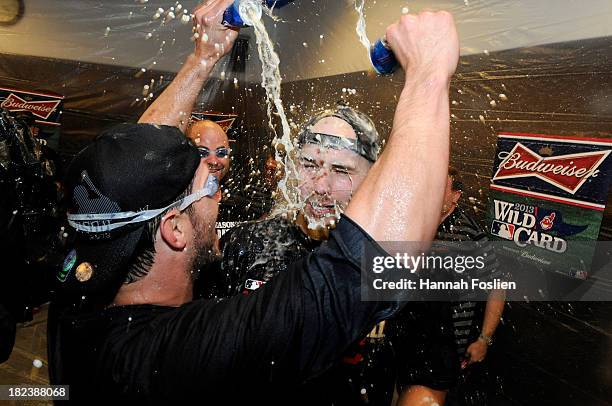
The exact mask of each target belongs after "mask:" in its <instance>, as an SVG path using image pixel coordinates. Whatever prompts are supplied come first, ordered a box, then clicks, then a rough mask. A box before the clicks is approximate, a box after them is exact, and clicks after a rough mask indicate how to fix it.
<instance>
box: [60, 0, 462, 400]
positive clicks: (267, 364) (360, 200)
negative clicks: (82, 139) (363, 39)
mask: <svg viewBox="0 0 612 406" xmlns="http://www.w3.org/2000/svg"><path fill="white" fill-rule="evenodd" d="M229 3H230V1H219V2H215V1H212V2H209V3H208V4H207V6H205V7H204V8H201V9H199V10H198V11H196V20H197V21H202V22H203V23H204V22H206V24H201V27H200V28H198V29H199V30H200V31H199V32H200V35H203V34H204V32H203V30H204V29H209V28H211V27H210V24H212V25H213V27H212V28H214V29H218V30H219V31H220V32H222V28H220V27H221V25H220V24H219V23H216V22H215V23H214V24H213V23H211V21H220V13H221V12H222V10H223V9H224V7H226V6H227V5H228V4H229ZM213 18H214V19H213ZM217 19H218V20H217ZM213 31H214V30H211V31H209V33H211V34H212V33H213ZM386 37H387V40H388V42H389V44H390V46H391V47H392V49H393V50H394V51H395V54H396V57H397V58H398V60H399V62H400V64H401V65H402V67H403V68H404V70H405V71H406V78H407V82H406V86H405V88H404V90H403V92H402V95H401V97H400V100H399V103H398V107H397V111H396V117H395V118H396V121H395V125H394V128H393V132H392V134H391V137H390V139H389V144H388V148H387V150H386V151H385V152H384V153H383V155H382V156H381V157H380V159H379V160H378V162H377V163H376V164H374V166H373V167H372V169H371V170H370V171H369V173H368V175H367V177H366V179H365V180H364V182H363V183H362V185H361V187H360V188H359V190H358V191H357V192H356V193H355V195H354V196H353V199H352V201H351V203H350V204H349V206H348V208H347V209H346V211H345V216H344V217H343V218H342V219H341V220H340V221H339V222H338V225H337V227H336V229H335V230H333V231H332V232H331V233H330V237H329V239H328V241H327V242H326V243H323V244H322V245H321V247H319V248H318V249H317V250H316V251H315V252H314V253H312V254H310V255H308V256H307V257H306V258H304V259H303V260H301V261H299V262H297V263H296V264H294V265H293V266H292V269H291V270H289V271H288V272H285V273H283V274H281V275H279V276H277V277H276V278H275V280H274V282H272V283H270V284H268V285H267V286H265V287H264V288H262V289H260V290H259V292H257V294H253V295H248V296H236V297H234V298H232V299H230V300H226V301H222V302H214V301H206V300H195V301H192V300H191V299H192V279H193V273H192V272H193V271H194V270H195V269H199V268H200V265H202V264H203V263H204V262H205V260H206V259H207V257H209V256H211V255H214V254H216V251H217V248H216V244H215V243H216V237H215V233H214V230H213V224H214V221H215V218H216V215H217V211H218V208H217V199H216V192H217V187H218V186H217V183H216V178H215V177H214V176H211V175H210V173H209V171H208V168H207V166H206V165H204V164H203V163H202V161H201V160H200V156H199V154H198V151H197V148H196V147H195V146H193V145H192V144H191V143H190V142H188V141H187V139H186V138H185V136H184V135H183V134H182V133H181V132H180V130H178V129H177V128H173V127H166V126H153V125H146V124H141V125H127V126H122V127H118V128H116V129H112V130H110V131H108V132H106V133H104V134H102V135H101V136H100V137H98V138H97V139H96V140H95V141H94V142H93V143H92V144H91V145H90V146H89V147H87V148H86V149H85V150H83V151H81V152H80V153H79V155H78V156H77V157H76V158H75V161H74V162H73V164H72V165H71V166H70V168H69V170H68V190H69V192H70V193H71V195H72V196H71V197H72V202H73V205H72V208H71V210H70V212H69V220H70V223H71V225H72V226H73V227H74V228H75V229H76V230H77V237H76V242H75V249H74V251H71V253H70V254H69V255H68V256H67V257H66V260H65V261H64V265H63V267H62V269H61V270H60V272H59V273H58V279H60V281H61V282H60V284H61V285H63V286H62V287H61V292H62V293H61V294H60V295H61V298H62V299H63V300H64V301H66V302H70V303H71V305H70V306H68V307H64V308H61V309H60V310H59V314H58V317H57V323H55V325H54V326H50V335H51V336H52V337H53V340H52V343H51V348H50V354H49V356H50V368H51V370H52V383H59V384H69V385H71V386H70V397H71V399H72V400H73V401H81V402H87V403H105V404H107V403H108V402H109V401H120V402H121V401H130V400H132V401H135V403H136V404H168V403H170V402H172V403H183V402H186V401H187V400H190V399H193V398H195V397H202V398H203V399H206V401H209V402H210V401H215V400H216V399H219V398H223V399H224V401H225V403H228V404H232V403H236V402H237V401H238V400H242V399H245V398H250V399H252V398H253V397H258V396H265V397H273V396H274V393H275V392H274V391H275V389H276V388H280V387H291V386H293V385H296V384H298V383H299V382H302V381H304V380H306V379H307V378H309V377H311V376H314V375H316V374H318V373H320V372H321V371H323V370H325V369H326V368H327V367H329V365H330V364H331V363H332V362H333V361H334V360H335V359H336V357H337V356H338V355H339V354H340V353H341V351H342V350H343V349H344V348H345V347H346V346H347V345H348V344H349V343H351V342H353V341H354V340H355V339H357V338H358V337H360V336H362V335H363V334H364V333H365V332H366V330H368V329H369V328H370V327H371V326H372V325H373V324H375V323H376V322H378V321H380V320H382V319H384V318H387V317H389V316H390V315H391V314H392V313H393V312H395V311H397V309H398V308H399V305H398V303H397V302H396V301H391V302H372V301H362V300H361V295H360V293H361V289H360V278H361V275H360V265H361V258H362V255H363V250H364V244H366V243H367V244H369V245H373V247H374V249H377V250H379V252H380V254H381V255H384V252H383V251H382V250H381V249H380V248H377V247H378V246H377V244H376V243H375V242H374V240H389V239H392V240H410V241H430V240H431V239H432V237H433V234H434V231H435V228H436V222H435V221H431V219H432V218H433V217H434V213H436V212H439V210H440V208H441V204H442V196H441V193H440V192H439V190H441V189H442V186H443V183H444V180H445V175H446V166H447V163H448V143H449V105H448V103H449V101H448V88H449V82H450V77H451V75H452V74H453V73H454V70H455V67H456V64H457V60H458V54H459V46H458V41H457V34H456V30H455V27H454V23H453V20H452V17H451V16H450V15H449V14H448V13H444V12H439V13H422V14H420V15H418V16H412V15H411V16H403V17H402V19H401V20H400V22H399V23H396V24H393V25H392V26H390V27H389V29H388V30H387V36H386ZM208 38H209V40H210V38H211V37H210V36H209V37H208ZM432 44H435V46H433V47H432ZM408 61H410V63H408ZM405 156H411V157H413V158H412V159H411V160H410V161H406V160H405V159H404V157H405ZM430 156H435V157H436V159H428V158H427V157H430ZM389 173H392V174H393V175H391V176H389ZM422 173H428V174H429V181H428V182H427V184H425V183H424V182H411V181H410V180H411V179H416V178H417V177H418V176H419V175H420V174H422ZM408 185H410V186H409V187H408ZM432 186H433V187H432ZM406 219H410V221H406ZM365 275H366V276H367V275H368V273H366V274H365ZM401 297H405V296H404V295H402V294H401V293H398V297H397V299H399V298H401ZM232 399H234V400H235V401H234V402H233V401H232Z"/></svg>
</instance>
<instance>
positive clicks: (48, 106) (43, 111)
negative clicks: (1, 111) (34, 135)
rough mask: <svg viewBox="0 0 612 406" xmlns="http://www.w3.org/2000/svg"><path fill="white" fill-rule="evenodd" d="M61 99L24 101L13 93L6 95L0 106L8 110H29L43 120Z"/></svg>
mask: <svg viewBox="0 0 612 406" xmlns="http://www.w3.org/2000/svg"><path fill="white" fill-rule="evenodd" d="M60 101H61V100H45V101H26V100H24V99H22V98H21V97H19V96H17V95H16V94H15V93H11V94H9V95H8V97H7V98H6V99H4V101H3V102H2V104H0V107H2V108H5V109H7V110H8V111H29V112H30V113H32V114H33V115H34V116H36V117H40V118H42V119H43V120H46V119H48V118H49V116H50V115H51V113H53V112H54V111H55V109H56V108H57V106H58V105H59V104H60Z"/></svg>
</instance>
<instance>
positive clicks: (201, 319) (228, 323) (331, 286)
mask: <svg viewBox="0 0 612 406" xmlns="http://www.w3.org/2000/svg"><path fill="white" fill-rule="evenodd" d="M368 242H370V243H373V244H374V245H375V243H374V242H373V241H372V240H371V239H370V238H369V236H368V235H367V234H366V233H365V232H364V231H363V230H362V229H361V228H359V226H357V225H356V224H355V223H353V222H352V221H351V220H350V219H348V218H344V219H342V220H341V221H340V222H339V224H338V227H337V228H336V230H334V231H332V233H331V236H330V239H329V241H327V242H325V243H323V244H322V245H321V246H320V247H319V248H318V249H317V250H316V251H315V252H314V253H311V254H309V255H307V256H306V257H305V258H303V259H302V260H300V261H298V262H297V263H295V264H292V265H291V266H290V267H289V268H290V269H289V271H288V272H284V273H282V274H279V275H278V276H277V277H276V278H274V280H273V281H271V282H270V283H268V284H266V286H265V287H262V288H261V289H258V291H257V292H255V293H254V294H250V295H247V296H243V295H238V296H234V297H232V298H230V299H227V300H223V301H214V300H196V301H193V302H190V303H187V304H185V305H183V306H181V307H176V308H174V307H163V306H154V305H138V306H136V305H135V306H120V307H113V308H107V309H104V310H101V311H97V312H91V313H88V314H82V313H80V314H77V315H73V314H72V311H69V310H67V309H64V310H61V309H58V308H56V309H53V313H54V316H53V317H52V318H51V319H52V320H50V326H49V335H50V351H49V358H50V369H51V371H50V375H51V377H52V383H53V384H68V385H70V397H71V399H72V400H73V401H81V402H87V403H106V404H108V402H118V401H129V400H132V401H135V402H138V403H137V404H169V403H172V404H180V403H183V402H186V401H188V400H192V399H202V402H203V403H210V402H212V401H215V400H222V401H223V402H224V404H233V403H237V402H238V401H240V400H247V399H248V400H252V399H256V398H265V399H268V400H270V399H272V400H274V399H275V398H276V396H278V398H277V399H282V397H283V395H282V393H283V391H284V390H289V389H288V388H292V387H295V386H296V385H298V384H299V383H301V382H304V381H306V380H307V379H308V378H309V377H311V376H315V375H317V374H319V373H320V372H321V371H324V370H325V369H326V368H328V367H329V366H330V365H331V364H332V363H333V362H334V361H335V360H336V359H337V358H338V356H339V355H340V354H341V353H342V351H343V350H345V349H346V347H347V346H348V345H349V344H350V343H352V342H354V341H355V340H357V339H358V338H360V337H363V336H364V335H365V334H366V333H367V331H368V330H369V329H370V328H371V326H372V325H374V324H376V323H377V322H378V321H380V320H382V319H385V318H388V317H389V316H390V315H391V314H392V313H394V312H395V311H397V310H398V308H399V304H398V302H365V301H362V300H361V293H360V283H361V280H360V278H361V276H360V259H361V257H362V255H363V249H364V244H365V243H368ZM375 246H376V245H375ZM381 255H384V252H382V251H381ZM53 320H55V322H54V321H53Z"/></svg>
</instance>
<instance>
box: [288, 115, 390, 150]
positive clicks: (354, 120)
mask: <svg viewBox="0 0 612 406" xmlns="http://www.w3.org/2000/svg"><path fill="white" fill-rule="evenodd" d="M326 117H336V118H339V119H341V120H343V121H346V122H347V123H348V124H349V125H350V126H351V128H352V129H353V131H355V134H356V135H357V141H358V143H359V144H360V147H361V148H360V150H361V151H363V152H362V153H361V155H362V156H363V157H364V158H366V159H367V160H368V161H370V162H374V161H376V159H378V156H379V155H380V136H379V134H378V131H377V130H376V127H375V126H374V123H373V122H372V120H371V119H370V117H368V116H367V115H366V114H364V113H362V112H361V111H359V110H356V109H354V108H352V107H349V106H346V105H344V104H341V103H338V104H336V106H335V108H333V109H329V110H324V111H321V112H319V113H317V114H315V115H314V116H312V117H311V118H310V119H309V120H308V121H307V122H306V123H304V125H303V126H302V132H301V133H300V135H298V145H299V146H301V145H303V144H305V143H306V138H307V135H308V132H310V129H311V128H312V127H313V126H314V125H315V124H316V123H318V122H319V121H321V120H322V119H324V118H326Z"/></svg>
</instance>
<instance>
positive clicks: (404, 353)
mask: <svg viewBox="0 0 612 406" xmlns="http://www.w3.org/2000/svg"><path fill="white" fill-rule="evenodd" d="M462 193H463V184H462V182H461V181H460V179H459V172H458V171H457V170H456V169H455V168H453V167H450V168H449V171H448V178H447V182H446V188H445V191H444V200H443V204H442V212H441V216H440V219H441V220H440V221H441V224H440V227H439V228H438V232H437V235H436V241H441V242H451V243H452V244H458V246H457V247H458V249H460V250H461V253H462V254H463V255H466V254H467V255H470V254H472V255H473V256H476V255H485V266H484V268H483V269H482V270H481V271H479V272H477V273H476V274H470V275H469V278H477V279H480V280H488V279H493V278H498V277H500V276H501V275H500V269H499V265H498V263H497V259H496V256H495V252H494V250H493V247H492V246H491V244H490V243H489V242H488V238H487V235H486V233H485V232H484V230H483V229H482V228H481V227H480V226H479V224H478V223H477V222H476V220H475V219H474V218H473V217H471V216H470V215H469V214H468V213H467V212H466V210H464V209H463V208H461V207H460V206H459V200H460V198H461V196H462ZM462 243H465V244H464V245H463V246H462V245H461V244H462ZM474 243H477V244H478V248H475V247H476V246H475V244H474ZM466 250H470V252H465V251H466ZM476 250H477V251H476ZM451 274H452V276H451V278H452V277H453V275H454V276H456V275H458V274H456V273H455V272H451ZM457 299H458V297H456V296H455V295H452V294H450V293H449V295H448V301H445V302H441V301H426V302H411V303H410V304H408V305H407V306H406V307H405V308H404V309H403V310H402V311H401V312H400V313H399V314H398V315H397V316H395V317H394V318H393V320H391V321H389V327H390V328H389V330H390V337H391V342H392V344H393V348H394V349H395V353H396V363H397V383H398V391H399V393H400V398H399V401H398V406H417V405H429V404H432V405H433V404H438V405H443V404H444V402H445V400H446V396H447V394H448V391H449V390H450V389H451V388H453V387H454V386H455V385H456V384H457V383H458V382H459V378H460V375H461V372H462V370H463V371H468V370H470V369H471V368H473V365H474V364H476V363H479V362H482V361H483V360H484V358H485V357H486V354H487V350H488V347H489V346H490V345H491V344H492V342H493V339H492V337H493V334H494V333H495V329H496V328H497V325H498V324H499V321H500V318H501V314H502V312H503V309H504V303H505V300H504V299H505V291H503V290H492V291H491V292H489V294H488V297H487V301H486V303H484V304H483V303H482V302H476V301H473V300H472V301H465V299H466V298H465V297H464V298H463V299H464V300H463V301H456V300H457ZM451 300H453V302H451Z"/></svg>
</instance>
